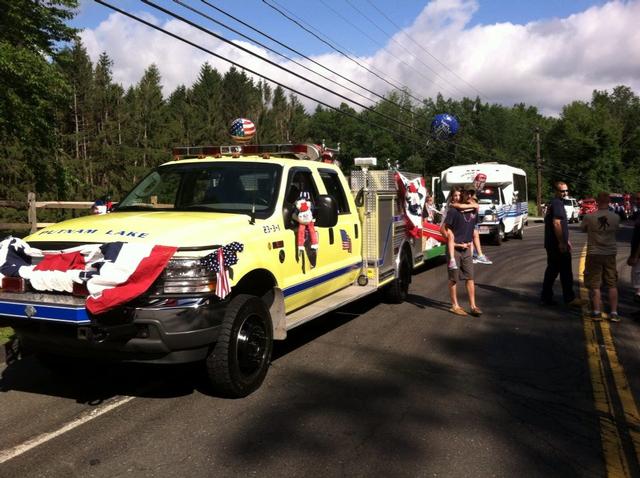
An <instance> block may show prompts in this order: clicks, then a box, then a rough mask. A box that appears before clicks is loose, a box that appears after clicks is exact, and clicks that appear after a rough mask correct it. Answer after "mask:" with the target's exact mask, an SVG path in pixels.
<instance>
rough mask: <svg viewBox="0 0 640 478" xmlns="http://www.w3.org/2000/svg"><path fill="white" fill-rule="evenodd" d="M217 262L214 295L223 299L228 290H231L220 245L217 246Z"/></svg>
mask: <svg viewBox="0 0 640 478" xmlns="http://www.w3.org/2000/svg"><path fill="white" fill-rule="evenodd" d="M217 255H218V264H219V269H218V273H217V274H216V295H217V296H218V297H220V298H221V299H224V298H225V297H226V296H227V295H229V292H231V286H230V285H229V273H228V272H227V268H226V267H225V266H224V252H223V250H222V247H219V248H218V253H217Z"/></svg>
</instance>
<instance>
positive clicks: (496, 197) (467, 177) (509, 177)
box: [434, 163, 528, 245]
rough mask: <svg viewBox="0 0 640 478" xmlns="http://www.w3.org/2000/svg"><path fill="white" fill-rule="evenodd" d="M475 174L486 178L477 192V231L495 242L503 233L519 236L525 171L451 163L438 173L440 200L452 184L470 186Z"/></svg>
mask: <svg viewBox="0 0 640 478" xmlns="http://www.w3.org/2000/svg"><path fill="white" fill-rule="evenodd" d="M479 173H483V174H485V175H486V177H487V179H486V182H485V184H484V186H483V187H482V189H480V190H479V191H477V197H478V202H479V203H480V211H479V216H478V224H479V232H480V234H481V235H484V236H489V237H491V239H492V242H493V243H494V244H496V245H500V243H501V242H502V240H503V239H504V238H505V236H507V235H510V236H513V237H515V238H518V239H522V238H523V236H524V227H525V225H527V223H528V203H527V201H528V195H527V173H526V172H525V171H524V170H522V169H519V168H514V167H513V166H509V165H507V164H499V163H479V164H466V165H460V166H452V167H450V168H448V169H446V170H444V171H442V173H441V175H440V178H439V179H440V181H439V183H440V184H439V185H438V186H439V188H440V189H441V191H442V196H441V199H442V200H443V201H446V200H447V199H448V197H449V193H450V191H451V189H452V188H453V187H454V186H460V187H463V188H465V187H472V185H473V182H474V179H475V178H476V176H477V175H478V174H479ZM434 190H437V186H436V185H435V184H434Z"/></svg>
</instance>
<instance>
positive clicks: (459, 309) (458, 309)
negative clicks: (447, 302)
mask: <svg viewBox="0 0 640 478" xmlns="http://www.w3.org/2000/svg"><path fill="white" fill-rule="evenodd" d="M449 312H451V313H452V314H456V315H467V313H466V312H465V311H464V309H463V308H462V307H460V306H459V305H454V306H452V307H451V308H450V309H449Z"/></svg>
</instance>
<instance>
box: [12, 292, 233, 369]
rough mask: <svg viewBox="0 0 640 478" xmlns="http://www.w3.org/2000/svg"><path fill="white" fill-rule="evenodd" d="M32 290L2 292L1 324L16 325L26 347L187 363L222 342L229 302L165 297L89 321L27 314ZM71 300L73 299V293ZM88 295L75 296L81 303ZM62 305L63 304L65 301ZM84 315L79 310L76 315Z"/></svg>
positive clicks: (36, 305)
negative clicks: (56, 318)
mask: <svg viewBox="0 0 640 478" xmlns="http://www.w3.org/2000/svg"><path fill="white" fill-rule="evenodd" d="M26 295H28V294H7V293H0V326H9V327H13V328H14V329H15V331H16V333H17V335H18V337H19V338H20V341H21V345H22V346H23V347H24V348H25V350H28V351H33V352H45V353H51V354H55V355H62V356H70V357H79V358H92V359H98V360H116V361H130V362H154V363H187V362H194V361H198V360H202V359H204V358H205V357H206V355H207V353H208V351H209V348H210V346H211V344H213V343H214V342H216V340H217V338H218V333H219V329H220V324H221V323H222V318H223V315H224V307H222V306H221V305H220V304H215V305H211V304H210V302H209V301H208V300H207V299H185V300H180V301H177V303H176V302H175V301H169V302H167V301H164V302H165V303H159V304H155V305H154V306H148V307H122V308H119V309H116V310H114V311H110V312H108V313H106V314H102V315H100V316H95V317H91V316H89V315H84V317H85V318H86V320H78V321H76V322H75V323H74V322H73V321H71V320H65V321H62V320H59V319H58V320H49V319H46V318H45V319H43V318H35V317H37V316H36V315H33V314H31V316H30V317H29V316H28V315H27V314H26V313H25V314H24V315H23V316H17V315H18V314H12V315H6V311H7V310H11V311H12V312H15V311H16V309H24V310H26V309H27V307H29V306H31V307H33V308H35V310H38V308H39V307H40V308H43V307H47V306H49V303H40V302H30V301H29V300H28V297H25V296H26ZM68 299H69V300H72V299H73V298H71V297H69V298H68ZM78 300H82V299H75V301H76V302H77V301H78ZM57 307H58V308H62V307H61V306H60V305H58V306H57ZM76 316H77V317H80V318H82V317H83V314H82V313H80V312H77V313H76V314H75V316H74V315H73V313H72V314H71V315H69V314H67V317H71V318H72V319H73V318H75V317H76Z"/></svg>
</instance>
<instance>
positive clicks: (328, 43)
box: [262, 0, 424, 103]
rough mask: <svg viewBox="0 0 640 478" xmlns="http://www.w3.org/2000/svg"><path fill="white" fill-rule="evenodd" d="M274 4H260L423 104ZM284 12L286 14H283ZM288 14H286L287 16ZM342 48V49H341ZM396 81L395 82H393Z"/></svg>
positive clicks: (419, 99) (264, 1)
mask: <svg viewBox="0 0 640 478" xmlns="http://www.w3.org/2000/svg"><path fill="white" fill-rule="evenodd" d="M273 1H274V3H276V4H277V5H278V6H280V8H278V7H276V6H275V5H272V4H271V3H269V2H268V1H267V0H262V2H263V3H264V4H265V5H267V6H268V7H270V8H272V9H273V10H275V11H276V12H278V13H279V14H280V15H282V16H283V17H285V18H286V19H287V20H289V21H290V22H293V23H295V24H296V25H298V26H299V27H300V28H302V29H303V30H304V31H306V32H307V33H309V34H310V35H312V36H313V37H315V38H317V39H318V40H320V41H321V42H322V43H324V44H325V45H327V46H329V47H330V48H331V49H332V50H335V51H336V52H338V53H340V54H341V55H342V56H344V57H345V58H347V59H349V60H350V61H352V62H353V63H355V64H356V65H358V66H359V67H360V68H362V69H364V70H366V71H368V72H369V73H371V74H372V75H374V76H375V77H377V78H379V79H380V80H382V81H384V82H385V83H387V84H388V85H389V86H391V87H392V88H393V89H395V90H398V91H400V92H402V93H405V94H407V95H408V96H410V97H411V98H413V99H414V100H416V101H417V102H419V103H423V102H424V98H418V97H416V96H414V95H413V94H412V93H410V92H409V91H408V89H402V88H400V87H399V86H398V85H395V84H393V83H391V82H390V81H389V80H387V79H386V78H384V77H383V76H380V75H379V74H378V73H376V72H375V71H372V70H371V69H370V68H368V67H367V66H365V65H363V64H362V63H360V62H359V61H358V60H356V59H354V58H352V57H351V56H350V55H347V54H346V53H345V52H344V51H342V50H341V49H340V48H337V47H336V46H334V45H332V44H331V43H330V42H328V41H327V40H325V39H323V38H321V37H320V35H318V34H317V33H314V32H313V31H311V29H310V28H307V27H306V26H304V25H303V24H302V21H299V20H296V19H295V18H293V17H292V15H293V14H291V12H289V10H287V9H286V8H284V7H282V6H281V5H280V4H279V3H277V2H275V0H273ZM285 12H286V13H285ZM287 13H288V14H287ZM341 48H342V47H341ZM394 81H396V80H394Z"/></svg>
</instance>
